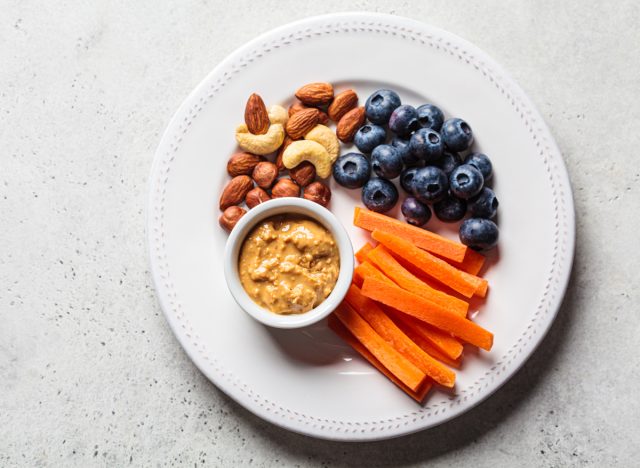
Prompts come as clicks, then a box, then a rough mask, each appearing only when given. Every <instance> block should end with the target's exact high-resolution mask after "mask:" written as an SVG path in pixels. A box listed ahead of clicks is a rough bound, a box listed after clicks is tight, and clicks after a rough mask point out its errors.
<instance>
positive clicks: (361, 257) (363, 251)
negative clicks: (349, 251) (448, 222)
mask: <svg viewBox="0 0 640 468" xmlns="http://www.w3.org/2000/svg"><path fill="white" fill-rule="evenodd" d="M372 250H373V245H372V244H371V242H367V243H366V244H364V245H363V246H362V247H360V250H358V251H357V252H356V254H355V257H356V260H358V261H359V262H360V263H362V262H364V261H365V260H366V259H367V254H368V253H369V252H371V251H372ZM469 250H471V249H469Z"/></svg>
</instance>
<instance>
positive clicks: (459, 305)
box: [363, 245, 469, 317]
mask: <svg viewBox="0 0 640 468" xmlns="http://www.w3.org/2000/svg"><path fill="white" fill-rule="evenodd" d="M367 257H368V259H369V260H370V261H371V263H373V264H374V265H375V266H377V267H378V268H379V269H380V270H381V271H384V272H385V273H386V274H387V275H388V276H389V278H391V279H392V280H393V281H395V282H396V283H397V284H398V285H399V286H400V287H401V288H403V289H406V290H407V291H411V292H412V293H414V294H417V295H418V296H422V297H424V298H425V299H427V300H429V301H431V302H434V303H436V304H439V305H441V306H442V307H444V308H446V309H448V310H451V311H452V312H455V313H457V314H459V315H462V316H463V317H466V315H467V311H468V310H469V304H467V303H466V302H465V301H463V300H461V299H458V298H457V297H454V296H450V295H449V294H446V293H444V292H442V291H438V290H437V289H434V288H432V287H431V286H429V285H428V284H426V283H425V282H424V281H422V280H420V279H419V278H416V276H415V275H413V274H412V273H411V272H410V271H408V270H407V269H406V268H404V267H403V266H402V265H400V263H399V262H398V261H397V260H396V259H395V258H393V256H392V255H391V254H390V253H389V251H388V250H387V249H386V248H385V247H384V246H383V245H378V246H377V247H376V248H374V249H373V250H371V251H370V252H369V253H368V254H367ZM363 279H364V276H363Z"/></svg>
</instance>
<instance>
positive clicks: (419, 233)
mask: <svg viewBox="0 0 640 468" xmlns="http://www.w3.org/2000/svg"><path fill="white" fill-rule="evenodd" d="M353 224H354V225H356V226H358V227H360V228H362V229H366V230H367V231H383V232H387V233H389V234H395V235H396V236H399V237H402V238H403V239H406V240H407V241H409V242H411V243H413V244H415V245H417V246H418V247H420V248H422V249H425V250H428V251H429V252H432V253H435V254H438V255H440V256H442V257H444V258H447V259H449V260H453V261H454V262H462V261H463V260H464V257H465V254H466V252H467V250H468V249H467V246H466V245H463V244H460V243H459V242H455V241H452V240H449V239H447V238H446V237H442V236H440V235H438V234H435V233H433V232H431V231H427V230H426V229H422V228H419V227H416V226H412V225H411V224H407V223H404V222H402V221H398V220H397V219H394V218H390V217H389V216H385V215H383V214H380V213H376V212H374V211H369V210H364V209H362V208H360V207H358V206H356V209H355V212H354V216H353Z"/></svg>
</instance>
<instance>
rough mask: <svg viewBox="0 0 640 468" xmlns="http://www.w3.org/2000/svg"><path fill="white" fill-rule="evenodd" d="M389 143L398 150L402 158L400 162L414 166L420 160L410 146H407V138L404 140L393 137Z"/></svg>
mask: <svg viewBox="0 0 640 468" xmlns="http://www.w3.org/2000/svg"><path fill="white" fill-rule="evenodd" d="M391 145H392V146H393V147H394V148H395V149H396V150H398V153H399V154H400V157H401V158H402V162H403V163H404V164H405V165H407V166H415V165H416V164H418V163H419V162H420V159H418V158H416V157H415V156H414V155H413V153H412V152H411V147H410V146H409V140H405V139H404V138H400V137H397V136H396V137H393V140H391Z"/></svg>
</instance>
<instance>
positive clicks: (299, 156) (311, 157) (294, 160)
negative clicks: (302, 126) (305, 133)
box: [282, 140, 332, 179]
mask: <svg viewBox="0 0 640 468" xmlns="http://www.w3.org/2000/svg"><path fill="white" fill-rule="evenodd" d="M302 161H309V162H310V163H311V164H313V165H314V166H315V167H316V174H318V177H321V178H323V179H326V178H327V177H329V175H331V164H332V162H331V156H330V155H329V153H328V152H327V150H326V149H325V148H324V146H322V145H321V144H320V143H317V142H315V141H312V140H297V141H294V142H293V143H291V144H290V145H289V146H287V149H286V150H284V153H282V162H283V164H284V165H285V167H286V168H287V169H292V168H294V167H296V166H297V165H298V164H300V163H301V162H302Z"/></svg>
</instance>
